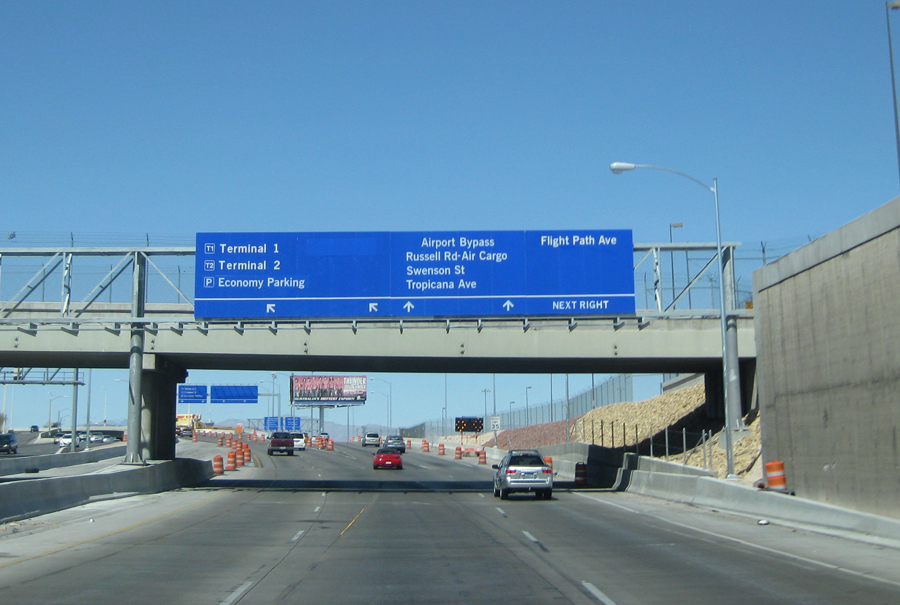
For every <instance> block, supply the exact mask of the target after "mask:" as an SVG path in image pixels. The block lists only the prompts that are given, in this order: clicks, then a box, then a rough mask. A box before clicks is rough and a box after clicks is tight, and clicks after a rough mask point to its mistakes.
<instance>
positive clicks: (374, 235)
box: [194, 229, 635, 319]
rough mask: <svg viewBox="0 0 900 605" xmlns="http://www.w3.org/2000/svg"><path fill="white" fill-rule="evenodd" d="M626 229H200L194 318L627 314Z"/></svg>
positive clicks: (629, 257)
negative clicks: (392, 231)
mask: <svg viewBox="0 0 900 605" xmlns="http://www.w3.org/2000/svg"><path fill="white" fill-rule="evenodd" d="M633 249H634V245H633V241H632V233H631V231H630V230H605V231H604V230H589V229H584V230H568V231H490V232H488V231H484V232H481V231H479V232H394V233H390V232H338V233H198V234H197V255H196V259H197V261H196V262H197V266H196V288H195V301H194V315H195V317H196V318H198V319H279V318H307V317H354V318H360V317H373V318H377V317H401V318H402V317H456V316H478V317H495V316H501V317H503V316H540V315H565V316H573V315H607V314H615V315H621V314H629V313H634V308H635V302H634V277H633V269H632V262H633Z"/></svg>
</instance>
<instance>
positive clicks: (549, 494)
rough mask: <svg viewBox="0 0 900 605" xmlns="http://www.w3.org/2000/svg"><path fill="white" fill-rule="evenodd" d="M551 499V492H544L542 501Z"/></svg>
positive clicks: (550, 490)
mask: <svg viewBox="0 0 900 605" xmlns="http://www.w3.org/2000/svg"><path fill="white" fill-rule="evenodd" d="M552 499H553V490H552V489H548V490H545V491H544V500H552Z"/></svg>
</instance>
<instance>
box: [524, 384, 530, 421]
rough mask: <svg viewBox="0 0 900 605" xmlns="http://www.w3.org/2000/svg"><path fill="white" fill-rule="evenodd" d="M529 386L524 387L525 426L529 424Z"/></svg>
mask: <svg viewBox="0 0 900 605" xmlns="http://www.w3.org/2000/svg"><path fill="white" fill-rule="evenodd" d="M530 389H531V387H525V426H531V424H530V423H529V421H528V391H529V390H530Z"/></svg>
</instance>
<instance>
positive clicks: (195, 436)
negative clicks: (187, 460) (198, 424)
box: [191, 433, 197, 443]
mask: <svg viewBox="0 0 900 605" xmlns="http://www.w3.org/2000/svg"><path fill="white" fill-rule="evenodd" d="M191 441H193V442H194V443H197V433H193V434H192V435H191Z"/></svg>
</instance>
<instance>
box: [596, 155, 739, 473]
mask: <svg viewBox="0 0 900 605" xmlns="http://www.w3.org/2000/svg"><path fill="white" fill-rule="evenodd" d="M635 168H652V169H654V170H662V171H663V172H671V173H672V174H677V175H680V176H683V177H685V178H687V179H690V180H692V181H694V182H695V183H697V184H698V185H700V186H701V187H703V188H704V189H706V190H707V191H710V192H712V194H713V198H714V200H715V205H716V254H717V256H718V262H717V263H716V264H717V265H718V266H719V318H720V320H721V321H720V324H721V331H722V335H721V336H722V380H723V384H722V386H723V390H724V392H725V393H724V394H725V452H726V457H727V462H728V471H727V472H728V478H733V477H735V474H734V450H733V447H732V443H731V441H732V439H731V436H732V435H731V431H732V429H733V428H734V423H733V421H732V417H731V413H732V410H731V403H732V399H733V394H732V389H734V394H736V396H737V398H736V400H735V401H734V403H735V404H736V405H740V390H739V389H740V385H739V383H738V373H737V368H734V369H732V368H731V367H729V366H730V364H729V363H728V357H729V355H728V319H727V313H726V310H725V269H724V267H723V266H722V265H723V264H724V256H723V255H722V227H721V220H720V218H719V184H718V179H713V184H712V187H710V186H709V185H707V184H706V183H704V182H703V181H700V180H698V179H696V178H694V177H692V176H691V175H689V174H685V173H684V172H679V171H678V170H672V169H671V168H663V167H662V166H652V165H649V164H630V163H627V162H613V163H612V164H610V166H609V169H610V170H612V172H613V174H622V173H623V172H626V171H630V170H634V169H635Z"/></svg>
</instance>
